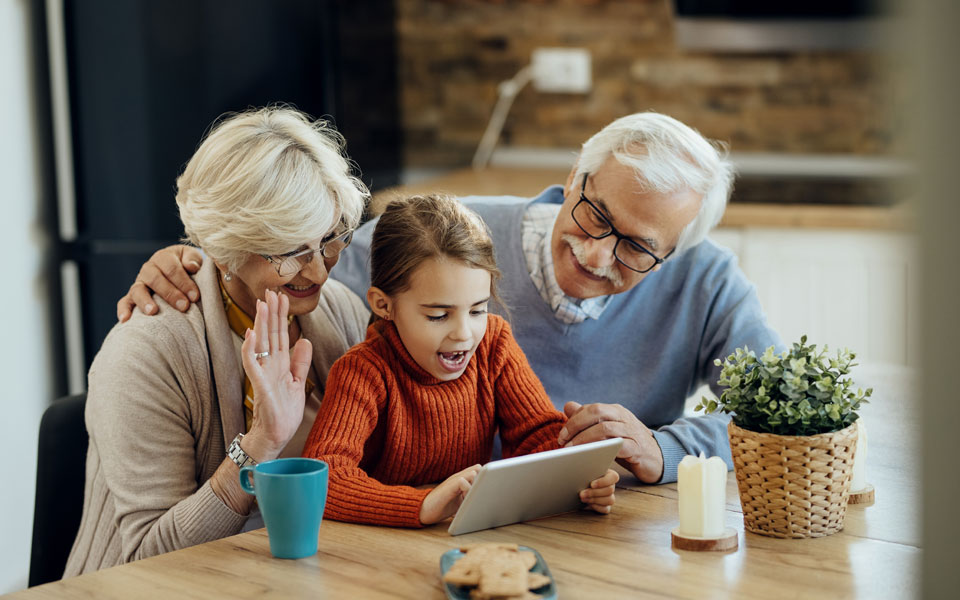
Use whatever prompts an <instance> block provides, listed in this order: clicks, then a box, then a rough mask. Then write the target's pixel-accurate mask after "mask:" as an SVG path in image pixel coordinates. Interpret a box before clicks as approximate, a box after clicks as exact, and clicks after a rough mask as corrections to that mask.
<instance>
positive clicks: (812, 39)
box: [0, 0, 956, 593]
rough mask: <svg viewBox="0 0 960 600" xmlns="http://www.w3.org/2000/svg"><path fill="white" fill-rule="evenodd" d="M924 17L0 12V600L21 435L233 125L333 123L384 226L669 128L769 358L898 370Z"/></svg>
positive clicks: (172, 229) (280, 7) (933, 0)
mask: <svg viewBox="0 0 960 600" xmlns="http://www.w3.org/2000/svg"><path fill="white" fill-rule="evenodd" d="M921 4H922V5H923V6H924V8H923V9H919V10H918V11H917V12H918V13H919V14H920V17H918V18H917V21H916V23H915V22H913V21H908V20H907V19H906V18H905V17H904V16H902V15H899V14H896V13H897V11H896V10H894V9H896V8H899V6H898V5H880V4H878V3H877V2H871V1H868V0H834V1H820V0H807V1H804V2H786V1H783V2H759V1H750V0H369V1H365V2H349V1H342V2H340V1H335V0H327V1H323V0H271V1H267V0H192V1H188V0H84V1H83V2H80V1H78V0H46V1H43V0H34V1H30V0H0V89H2V96H0V97H2V102H3V110H2V111H0V119H2V121H0V122H2V129H0V131H2V136H0V158H2V160H0V169H2V180H3V181H4V184H5V185H4V194H3V196H4V200H3V206H4V209H5V210H4V221H5V222H6V225H7V227H6V235H4V236H2V238H0V249H2V251H3V256H4V266H3V274H4V276H3V282H2V286H3V292H4V293H3V294H2V298H3V305H2V308H3V310H2V312H0V314H2V317H0V318H2V324H3V325H2V331H4V332H5V333H6V336H7V338H8V339H7V343H6V344H4V345H3V348H2V353H0V356H2V365H3V379H4V381H5V382H6V398H5V399H4V401H3V406H4V408H5V409H6V415H5V418H4V419H2V420H0V421H2V423H3V424H2V432H0V433H2V440H3V446H2V451H3V456H4V457H5V458H6V459H7V460H6V461H5V463H4V464H5V471H6V473H5V474H6V477H5V478H4V480H5V486H4V491H3V494H2V496H0V498H2V500H0V514H2V517H0V519H2V520H0V527H2V529H0V539H2V540H3V543H2V544H0V564H2V565H3V567H2V568H0V593H2V592H7V591H12V590H16V589H20V588H22V587H25V586H26V582H27V571H28V567H29V549H30V536H31V527H32V514H33V487H34V478H35V468H36V445H37V426H38V423H39V419H40V416H41V415H42V412H43V410H44V409H45V408H46V407H47V406H49V404H50V403H51V402H53V401H54V399H56V398H58V397H60V396H63V395H66V394H68V393H77V392H80V391H83V390H84V389H85V373H86V369H87V367H88V366H89V363H90V361H91V360H92V358H93V356H94V354H95V353H96V351H97V349H98V348H99V346H100V343H101V342H102V340H103V337H104V336H105V335H106V333H107V331H108V330H109V328H110V327H112V326H113V324H114V322H115V320H116V317H115V304H116V300H117V299H118V298H119V297H120V295H122V294H123V293H124V292H125V291H126V289H127V287H128V286H129V284H130V283H131V282H132V281H133V279H134V277H135V276H136V272H137V270H138V268H139V265H140V264H141V263H142V262H143V261H144V260H146V259H147V258H148V257H149V256H150V254H152V253H153V252H154V251H155V250H156V249H158V248H160V247H162V246H164V245H167V244H170V243H174V242H175V241H177V240H178V239H179V238H180V236H181V235H182V228H181V227H180V224H179V220H178V218H177V214H176V208H175V203H174V201H173V196H174V181H175V178H176V176H177V175H178V173H179V171H180V169H181V168H182V166H183V165H184V163H185V162H186V161H187V160H188V159H189V157H190V155H191V154H192V152H193V149H194V148H195V147H196V145H197V143H198V142H199V140H200V138H201V136H202V134H203V133H204V131H206V129H207V128H208V126H209V125H210V123H211V122H212V121H214V120H215V119H216V118H217V117H218V116H220V115H221V114H223V113H224V112H227V111H236V110H243V109H245V108H248V107H251V106H260V105H263V104H267V103H271V102H286V103H290V104H293V105H295V106H297V107H298V108H300V109H302V110H304V111H306V112H308V113H311V114H313V115H314V116H323V117H326V118H329V119H330V120H332V121H333V122H334V123H335V124H336V125H337V127H338V129H339V130H340V131H341V132H342V133H343V134H344V135H345V137H346V139H347V141H348V152H349V154H350V155H351V157H352V158H353V159H354V160H355V161H356V166H357V174H358V175H359V176H360V177H361V178H362V179H363V181H364V182H365V183H366V184H367V185H368V186H370V188H371V189H372V190H373V191H374V192H375V194H376V198H377V199H379V200H380V201H382V200H383V199H385V198H387V197H389V196H390V195H391V194H396V193H404V192H408V191H425V190H431V191H449V192H453V193H457V194H514V195H531V196H532V195H534V194H536V193H537V192H539V191H540V190H541V189H543V188H544V187H546V185H549V184H555V183H563V181H564V178H565V175H566V172H567V171H568V170H569V168H570V166H571V165H572V164H573V161H574V160H575V157H576V151H577V149H578V147H579V145H580V144H582V143H583V142H584V141H585V140H586V139H587V138H588V137H589V136H590V135H592V134H593V133H595V132H596V131H597V130H599V129H600V128H602V127H603V126H604V125H606V124H608V123H609V122H610V121H612V120H614V119H616V118H618V117H620V116H624V115H626V114H629V113H633V112H637V111H645V110H654V111H659V112H663V113H666V114H669V115H671V116H673V117H676V118H678V119H680V120H682V121H684V122H686V123H687V124H689V125H691V126H693V127H695V128H697V129H698V130H699V131H701V132H702V133H703V134H704V135H706V136H707V137H710V138H714V139H717V140H720V141H723V142H725V143H726V144H727V145H728V147H729V149H730V150H731V153H732V157H733V159H734V161H735V163H736V165H737V167H738V171H739V178H738V180H737V183H736V187H735V192H734V197H733V202H732V204H731V206H730V209H729V210H728V213H727V216H726V218H725V220H724V223H723V224H722V226H721V228H720V229H719V230H718V231H717V232H716V233H715V235H714V236H713V237H714V238H715V239H716V240H717V241H719V242H720V243H723V244H725V245H728V246H730V247H731V248H733V249H734V250H735V251H736V252H737V254H738V256H739V258H740V261H741V266H742V267H743V269H744V270H745V271H746V273H747V275H748V276H749V277H750V278H751V279H752V280H753V281H754V282H755V283H756V284H757V287H758V291H759V293H760V297H761V300H762V302H763V304H764V307H765V309H766V310H767V312H768V315H769V317H770V320H771V321H772V322H773V324H774V325H775V326H776V327H777V328H778V329H779V330H780V331H781V333H782V335H783V337H784V339H785V340H787V341H793V340H796V339H798V338H799V336H800V335H801V334H804V333H807V334H809V335H810V337H811V339H812V340H814V341H817V342H819V343H828V344H830V345H831V346H848V347H850V348H851V349H854V350H855V351H857V352H858V354H859V355H860V356H861V358H862V359H863V360H864V361H867V362H870V363H872V364H876V365H889V366H890V368H895V369H914V368H917V367H919V366H920V365H921V360H920V356H921V355H922V352H921V346H923V344H924V343H925V342H924V341H923V340H924V339H926V338H924V337H923V336H921V331H925V330H924V329H923V328H922V327H921V324H922V322H923V321H922V319H921V317H922V316H923V314H922V312H923V311H922V310H921V306H923V304H922V302H923V300H922V297H921V293H920V290H921V286H922V285H923V283H922V281H921V280H920V278H919V274H918V264H919V262H920V261H919V258H918V256H919V253H921V252H923V251H924V250H923V248H922V246H921V245H920V244H919V242H918V240H919V236H917V231H918V223H922V222H923V219H922V218H918V215H919V216H920V217H922V215H923V214H924V213H923V212H922V211H923V206H924V205H923V204H922V202H921V201H920V200H918V198H917V191H916V190H917V181H918V166H917V161H916V160H915V159H913V158H911V156H913V155H914V154H915V152H914V149H915V147H916V144H915V141H916V140H915V136H913V135H912V134H913V133H915V132H914V131H913V129H914V127H915V126H916V125H917V124H918V122H917V121H916V120H914V118H913V115H914V113H915V109H913V108H912V107H917V106H920V103H921V102H922V99H923V96H922V95H921V94H920V93H919V92H920V91H922V90H924V89H928V88H924V87H923V86H924V85H926V84H930V85H931V86H933V89H937V88H936V86H941V85H949V80H945V79H944V78H942V77H938V76H936V75H935V72H934V71H935V67H937V66H939V65H941V62H942V64H945V63H946V62H947V60H946V59H945V58H943V56H947V54H943V55H939V54H934V59H933V62H930V57H929V56H926V55H925V56H926V58H925V60H926V61H927V62H925V63H923V64H926V65H928V66H931V68H933V69H934V71H930V72H924V73H918V70H917V68H916V67H917V65H918V64H921V62H922V61H921V60H920V58H918V57H919V56H920V55H921V54H922V53H921V52H920V51H919V50H918V51H917V52H916V53H910V52H907V50H908V49H910V48H912V47H916V46H917V45H918V44H919V46H920V47H921V48H923V47H925V46H924V45H923V44H922V43H920V42H921V41H923V42H925V43H929V44H933V43H934V41H937V40H940V38H938V37H936V35H934V33H929V32H927V30H923V31H924V32H925V33H924V34H922V35H918V33H917V32H918V31H919V30H918V29H917V28H918V27H921V26H922V27H932V28H934V29H936V28H937V27H939V26H940V25H941V21H946V22H950V19H949V18H945V19H940V18H939V16H938V15H946V16H947V17H949V16H954V17H955V16H956V15H955V12H956V11H955V10H953V9H949V8H946V7H948V6H950V4H949V3H948V2H943V1H938V0H929V1H927V2H924V3H921ZM928 7H929V8H928ZM925 19H926V20H925ZM911 23H912V25H911ZM917 23H921V24H922V25H917ZM928 33H929V35H927V34H928ZM937 43H939V42H937ZM955 45H956V44H955V43H954V47H953V48H952V49H953V50H956V47H955ZM947 50H949V48H948V49H947ZM931 82H932V83H931ZM484 136H486V143H485V144H481V139H482V138H484ZM918 207H919V208H918ZM938 210H941V209H938ZM948 210H950V209H948ZM952 210H953V213H948V214H953V215H955V214H956V209H955V208H954V209H952ZM934 222H936V219H934ZM932 239H934V240H935V239H936V237H935V236H934V237H933V238H932ZM953 253H954V256H955V254H956V251H955V250H953ZM937 256H944V255H943V254H942V253H940V254H937ZM948 264H953V263H948ZM954 269H955V267H954ZM943 281H944V282H946V284H947V285H949V284H950V282H951V281H955V279H953V280H951V279H949V278H947V279H945V280H943ZM954 322H955V321H954ZM941 324H942V323H941ZM941 331H950V329H949V327H947V328H946V329H943V328H942V327H941ZM953 331H955V328H954V329H953ZM930 339H931V340H932V339H933V338H930ZM11 458H15V460H10V459H11ZM917 511H919V508H917Z"/></svg>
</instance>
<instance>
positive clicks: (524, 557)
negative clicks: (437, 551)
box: [440, 543, 557, 600]
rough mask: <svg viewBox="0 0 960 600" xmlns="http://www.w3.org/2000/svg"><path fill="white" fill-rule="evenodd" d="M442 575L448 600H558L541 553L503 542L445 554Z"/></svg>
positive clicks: (554, 585) (551, 577) (548, 569)
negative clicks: (449, 599) (541, 599)
mask: <svg viewBox="0 0 960 600" xmlns="http://www.w3.org/2000/svg"><path fill="white" fill-rule="evenodd" d="M440 573H441V575H442V579H443V585H444V589H445V590H446V592H447V597H448V598H451V599H453V600H480V599H488V598H497V599H501V598H503V599H507V598H510V599H515V600H521V599H524V600H535V599H538V598H543V599H544V600H555V599H556V597H557V586H556V584H555V583H554V581H553V575H551V574H550V568H549V567H547V563H546V562H545V561H544V560H543V557H542V556H540V553H539V552H537V551H536V550H534V549H533V548H529V547H527V546H518V545H517V544H504V543H479V544H465V545H463V546H461V547H460V548H454V549H453V550H448V551H447V552H444V553H443V556H441V557H440Z"/></svg>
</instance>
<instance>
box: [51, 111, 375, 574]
mask: <svg viewBox="0 0 960 600" xmlns="http://www.w3.org/2000/svg"><path fill="white" fill-rule="evenodd" d="M342 146H343V143H342V138H341V137H340V136H339V134H337V133H336V132H335V131H333V130H332V129H330V128H329V126H327V125H326V124H325V123H324V122H322V121H317V122H311V121H310V120H309V119H308V118H307V117H306V116H304V115H303V114H301V113H299V112H297V111H294V110H290V109H285V108H266V109H262V110H256V111H250V112H245V113H241V114H238V115H235V116H232V117H230V118H228V119H226V120H224V121H223V122H221V123H220V124H219V125H217V126H216V127H215V128H214V129H213V130H212V131H211V132H210V133H209V135H208V136H207V137H206V139H205V140H204V141H203V143H202V144H201V145H200V147H199V149H198V150H197V151H196V153H195V154H194V156H193V158H191V159H190V162H189V163H188V164H187V167H186V169H185V170H184V172H183V174H182V175H181V176H180V178H179V179H178V180H177V198H176V199H177V205H178V206H179V209H180V217H181V219H182V221H183V224H184V227H185V229H186V233H187V237H188V238H189V239H190V241H191V242H193V243H194V244H196V245H197V246H199V247H200V248H202V249H203V250H204V252H205V253H206V254H207V255H208V256H209V257H211V258H212V260H208V261H205V262H204V265H203V267H202V268H201V269H200V270H199V272H197V274H196V275H195V276H194V280H195V282H196V284H197V286H198V287H199V289H200V292H201V294H202V298H203V300H202V301H201V302H199V303H197V304H196V305H194V306H192V307H191V308H190V309H189V310H188V311H187V312H186V313H181V312H179V311H177V310H172V309H169V307H166V306H165V304H164V303H163V301H162V300H161V299H159V298H158V299H157V303H158V305H159V306H160V307H161V310H160V314H159V316H158V317H154V318H147V317H144V316H143V315H140V314H137V315H135V316H134V317H133V318H132V319H130V321H128V322H127V323H124V324H122V325H118V326H116V327H114V329H113V330H112V331H111V332H110V334H109V335H108V336H107V338H106V340H105V341H104V343H103V347H102V348H101V349H100V352H99V353H98V354H97V357H96V359H95V360H94V362H93V366H92V367H91V369H90V375H89V391H88V395H87V408H86V423H87V430H88V431H89V433H90V447H89V451H88V454H87V472H86V486H85V493H84V506H83V519H82V522H81V525H80V530H79V532H78V533H77V538H76V541H75V542H74V545H73V550H72V551H71V553H70V558H69V560H68V562H67V567H66V572H65V575H67V576H69V575H76V574H79V573H83V572H87V571H94V570H97V569H101V568H104V567H109V566H112V565H116V564H120V563H125V562H128V561H131V560H136V559H138V558H144V557H148V556H153V555H157V554H161V553H164V552H168V551H171V550H177V549H179V548H184V547H187V546H191V545H194V544H199V543H202V542H207V541H210V540H214V539H218V538H222V537H225V536H229V535H233V534H235V533H238V532H240V531H242V530H243V529H244V525H245V523H247V521H248V519H251V521H253V519H252V517H251V512H252V511H251V509H252V508H253V500H252V496H249V495H247V494H245V493H243V491H242V490H241V488H240V485H239V481H238V469H239V467H241V466H242V465H244V464H252V463H254V462H259V461H265V460H270V459H274V458H277V457H280V456H299V455H300V453H301V450H302V448H303V443H304V440H305V438H306V435H307V434H308V433H309V430H310V427H311V425H312V424H313V420H314V416H315V415H316V412H317V408H318V407H319V404H320V399H321V397H322V394H323V385H324V382H325V380H326V377H327V372H328V370H329V368H330V366H331V364H332V363H333V362H334V360H336V358H337V357H339V356H340V355H342V354H343V353H344V352H345V351H346V350H347V349H348V348H349V347H350V346H352V345H353V344H355V343H357V342H359V341H361V340H362V339H363V334H364V331H365V326H366V322H367V319H368V312H367V310H366V308H365V307H364V305H363V303H362V302H361V300H360V299H359V298H358V297H357V296H355V295H354V294H353V293H351V292H349V291H348V290H347V289H346V288H345V287H344V286H343V285H341V284H339V283H338V282H336V281H328V280H327V277H328V275H329V272H330V269H331V268H332V267H333V266H334V265H335V264H336V262H337V258H338V256H339V253H340V251H341V250H342V249H343V248H344V247H345V246H346V245H347V244H348V243H349V242H350V237H351V233H352V230H353V229H354V228H355V227H356V226H357V224H358V222H359V220H360V217H361V213H362V211H363V208H364V202H365V200H366V198H367V196H368V194H367V191H366V189H365V188H364V186H363V184H362V183H360V181H358V180H357V179H355V178H353V177H351V176H350V174H349V165H348V162H347V160H346V158H345V157H344V156H343V154H342ZM164 308H166V309H164ZM268 309H269V310H268ZM258 311H259V314H260V320H259V321H258V323H257V326H256V331H253V332H251V331H250V330H253V329H254V325H253V319H254V318H255V317H256V315H257V314H258ZM291 340H299V341H297V342H296V344H295V345H294V346H293V349H292V351H290V350H289V345H290V342H289V341H291ZM241 348H244V349H245V350H246V351H247V357H246V358H245V359H241V355H242V353H241ZM254 352H255V353H256V354H254ZM288 352H289V355H288ZM254 356H256V358H253V357H254ZM242 360H245V361H246V362H247V363H249V362H251V361H252V362H254V363H259V364H255V365H254V364H247V365H246V366H247V368H248V370H249V369H251V368H263V369H267V370H270V369H272V370H274V371H276V373H277V374H285V376H286V377H287V378H288V384H289V385H290V386H291V389H296V388H298V387H299V389H303V386H304V382H305V383H306V394H305V398H304V395H303V394H300V395H299V397H298V395H297V394H293V395H291V396H290V398H295V397H298V399H297V400H295V401H281V399H280V398H277V397H275V395H274V394H272V393H270V390H267V389H263V390H262V393H259V392H258V390H257V389H255V388H254V387H253V386H252V385H251V384H250V382H249V380H248V379H246V377H245V376H244V371H243V364H242ZM284 397H285V398H287V396H284ZM253 512H254V513H255V509H254V511H253Z"/></svg>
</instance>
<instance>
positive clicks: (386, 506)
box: [304, 196, 619, 527]
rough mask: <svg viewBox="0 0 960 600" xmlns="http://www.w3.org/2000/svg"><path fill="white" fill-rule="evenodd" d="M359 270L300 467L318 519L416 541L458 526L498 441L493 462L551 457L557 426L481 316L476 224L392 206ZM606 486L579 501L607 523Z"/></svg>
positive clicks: (486, 260)
mask: <svg viewBox="0 0 960 600" xmlns="http://www.w3.org/2000/svg"><path fill="white" fill-rule="evenodd" d="M370 263H371V265H370V268H371V287H370V290H369V291H368V292H367V300H368V302H369V304H370V308H371V310H372V311H373V319H374V321H373V323H372V324H371V325H370V327H369V328H368V329H367V338H366V340H365V341H364V342H362V343H360V344H358V345H356V346H354V347H353V348H352V349H350V350H349V351H348V352H347V354H345V355H344V356H343V357H342V358H340V359H339V360H337V362H336V363H335V364H334V365H333V367H332V368H331V369H330V374H329V376H328V378H327V388H326V392H325V394H324V399H323V402H322V404H321V406H320V410H319V412H318V414H317V418H316V421H315V422H314V425H313V429H312V430H311V432H310V435H309V437H308V438H307V442H306V444H305V445H304V456H307V457H311V458H319V459H322V460H324V461H326V462H327V463H328V464H329V466H330V483H329V491H328V497H327V507H326V513H325V515H326V516H327V517H329V518H333V519H337V520H342V521H353V522H358V523H373V524H379V525H389V526H402V527H421V526H423V525H429V524H431V523H436V522H439V521H442V520H443V519H446V518H447V517H450V516H452V515H453V514H454V513H456V512H457V509H458V508H459V506H460V503H461V502H462V501H463V498H464V497H465V496H466V493H467V491H469V489H470V485H471V483H472V482H473V479H474V477H475V476H476V473H477V470H478V469H479V468H480V465H479V463H481V462H486V461H488V460H489V459H490V455H491V451H492V447H493V439H494V434H495V433H496V431H497V430H498V429H499V432H500V437H501V440H502V444H503V455H504V456H505V457H509V456H517V455H522V454H530V453H533V452H541V451H543V450H551V449H554V448H557V447H559V446H558V444H557V436H558V434H559V432H560V429H561V428H562V427H563V424H564V422H565V421H566V418H565V417H564V415H563V414H562V413H560V412H558V411H557V410H556V409H554V407H553V405H552V404H551V402H550V399H549V398H548V397H547V394H546V392H545V391H544V389H543V386H542V385H541V384H540V381H539V380H538V379H537V377H536V375H535V374H534V373H533V371H532V370H531V368H530V366H529V365H528V363H527V360H526V357H525V356H524V354H523V351H522V350H521V349H520V347H519V346H518V345H517V343H516V341H515V340H514V339H513V336H512V334H511V332H510V327H509V325H507V323H506V321H504V320H503V319H502V318H500V317H498V316H496V315H488V314H487V307H488V304H489V303H490V301H491V299H494V300H496V299H497V297H496V288H495V281H496V280H497V279H498V278H499V276H500V273H499V271H498V270H497V266H496V261H495V259H494V252H493V242H492V240H491V239H490V236H489V234H488V233H487V230H486V228H485V226H484V224H483V222H482V221H481V220H480V218H479V217H478V216H477V215H475V214H474V213H473V212H471V211H470V210H468V209H467V208H465V207H464V206H463V205H461V204H460V202H458V201H457V200H455V199H452V198H447V197H441V196H427V197H422V196H415V197H412V198H408V199H406V200H401V201H398V202H394V203H391V204H390V205H389V206H388V207H387V209H386V211H385V212H384V213H383V215H381V217H380V221H379V222H378V223H377V226H376V229H375V230H374V233H373V240H372V244H371V255H370ZM618 479H619V477H618V475H617V473H616V472H615V471H612V470H608V471H607V473H606V475H604V476H603V477H601V478H599V479H597V480H595V481H593V482H591V485H590V488H588V489H586V490H583V491H582V492H581V494H580V497H581V499H582V500H583V502H584V503H585V504H586V505H587V506H588V507H590V508H591V509H593V510H595V511H597V512H600V513H608V512H610V509H611V507H612V505H613V502H614V485H615V484H616V482H617V480H618ZM437 481H442V483H440V484H439V485H437V486H436V487H420V486H426V485H427V484H433V483H435V482H437ZM505 501H508V499H505Z"/></svg>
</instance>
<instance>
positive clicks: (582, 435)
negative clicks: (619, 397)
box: [557, 402, 663, 483]
mask: <svg viewBox="0 0 960 600" xmlns="http://www.w3.org/2000/svg"><path fill="white" fill-rule="evenodd" d="M563 412H564V413H565V414H566V415H567V417H568V418H569V420H568V421H567V424H566V425H565V426H564V427H563V429H561V430H560V436H559V437H558V438H557V442H558V443H559V444H560V446H561V447H563V446H579V445H580V444H586V443H588V442H598V441H600V440H606V439H610V438H615V437H620V438H623V446H621V447H620V452H619V453H618V454H617V462H618V463H620V465H621V466H623V467H624V468H625V469H628V470H629V471H630V472H631V473H633V474H634V475H636V477H637V479H639V480H640V481H642V482H644V483H656V482H658V481H660V478H661V477H662V476H663V453H662V452H661V451H660V445H659V444H657V440H655V439H654V437H653V434H652V433H650V430H649V429H647V426H646V425H644V424H643V423H641V422H640V420H639V419H637V417H636V416H635V415H634V414H633V413H632V412H630V411H629V410H627V409H626V408H624V407H623V406H622V405H620V404H600V403H597V404H587V405H585V406H584V405H581V404H579V403H577V402H567V403H566V404H565V405H564V407H563Z"/></svg>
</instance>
